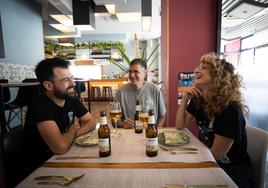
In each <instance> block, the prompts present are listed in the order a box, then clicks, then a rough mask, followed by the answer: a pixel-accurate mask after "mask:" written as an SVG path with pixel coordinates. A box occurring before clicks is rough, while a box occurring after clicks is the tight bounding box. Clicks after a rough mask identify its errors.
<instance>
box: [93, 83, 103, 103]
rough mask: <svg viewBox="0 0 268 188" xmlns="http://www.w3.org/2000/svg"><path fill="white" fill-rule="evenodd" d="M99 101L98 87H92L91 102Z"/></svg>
mask: <svg viewBox="0 0 268 188" xmlns="http://www.w3.org/2000/svg"><path fill="white" fill-rule="evenodd" d="M100 99H101V92H100V87H98V86H92V87H91V100H92V101H96V100H100Z"/></svg>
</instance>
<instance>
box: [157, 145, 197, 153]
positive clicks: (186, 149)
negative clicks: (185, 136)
mask: <svg viewBox="0 0 268 188" xmlns="http://www.w3.org/2000/svg"><path fill="white" fill-rule="evenodd" d="M159 147H160V148H162V149H163V150H165V151H169V152H170V154H197V151H198V149H196V148H191V147H176V148H170V147H166V146H164V145H162V144H159Z"/></svg>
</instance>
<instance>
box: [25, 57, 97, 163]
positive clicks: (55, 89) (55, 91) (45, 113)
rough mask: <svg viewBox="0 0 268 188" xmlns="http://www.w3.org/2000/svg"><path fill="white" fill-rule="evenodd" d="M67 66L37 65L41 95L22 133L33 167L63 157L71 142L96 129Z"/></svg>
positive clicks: (56, 61) (55, 60) (55, 61)
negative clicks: (57, 156) (61, 155)
mask: <svg viewBox="0 0 268 188" xmlns="http://www.w3.org/2000/svg"><path fill="white" fill-rule="evenodd" d="M69 65H70V62H68V61H65V60H63V59H60V58H53V59H46V60H43V61H41V62H40V63H38V64H37V66H36V68H35V74H36V76H37V79H38V80H39V82H40V85H41V89H42V94H41V96H38V97H37V98H35V99H33V100H32V102H31V103H30V104H29V106H28V111H27V114H26V120H25V132H26V135H27V140H28V143H29V146H30V147H28V148H29V150H28V152H29V153H33V155H34V159H32V160H33V161H35V162H36V165H40V164H42V163H43V162H44V161H46V160H47V159H48V158H49V157H51V156H52V155H53V154H64V153H66V152H67V151H68V149H69V148H70V146H71V145H72V143H73V141H74V139H75V138H76V137H78V136H80V135H82V134H85V133H87V132H90V131H92V130H94V129H95V126H96V122H95V120H94V118H93V117H92V115H91V114H90V113H89V112H88V110H87V109H86V108H85V107H84V106H83V104H82V103H81V102H80V101H79V99H78V97H77V95H76V91H75V82H74V80H73V76H72V74H71V72H70V70H69V69H68V67H69Z"/></svg>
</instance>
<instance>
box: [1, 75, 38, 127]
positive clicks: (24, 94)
mask: <svg viewBox="0 0 268 188" xmlns="http://www.w3.org/2000/svg"><path fill="white" fill-rule="evenodd" d="M37 81H38V80H37V79H34V78H27V79H24V80H23V81H22V82H24V83H25V82H37ZM38 94H39V85H34V86H25V87H20V88H19V90H18V93H17V96H16V98H15V99H14V100H13V101H11V102H9V103H7V104H5V105H4V107H5V110H9V114H8V120H7V125H6V126H7V128H8V129H9V130H11V129H12V128H11V126H10V122H11V121H12V120H13V119H14V118H15V117H19V119H20V121H21V122H20V124H21V125H22V126H23V125H24V118H23V108H24V107H25V106H27V105H28V103H29V102H30V100H31V99H32V98H33V97H34V96H36V95H38ZM16 109H19V112H17V111H16Z"/></svg>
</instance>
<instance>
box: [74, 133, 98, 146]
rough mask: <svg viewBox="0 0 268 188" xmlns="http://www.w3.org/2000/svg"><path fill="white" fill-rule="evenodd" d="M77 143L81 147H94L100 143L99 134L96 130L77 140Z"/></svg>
mask: <svg viewBox="0 0 268 188" xmlns="http://www.w3.org/2000/svg"><path fill="white" fill-rule="evenodd" d="M75 143H76V144H77V145H80V146H94V145H97V144H98V143H99V141H98V132H97V130H94V131H92V132H89V133H87V134H84V135H81V136H79V137H77V138H76V139H75Z"/></svg>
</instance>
